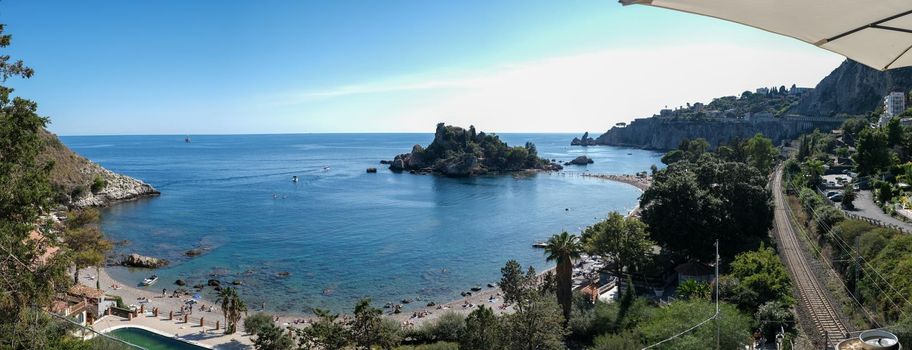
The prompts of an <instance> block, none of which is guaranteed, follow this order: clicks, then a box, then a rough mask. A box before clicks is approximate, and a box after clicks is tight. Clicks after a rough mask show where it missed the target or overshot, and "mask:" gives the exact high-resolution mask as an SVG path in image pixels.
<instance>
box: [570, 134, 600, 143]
mask: <svg viewBox="0 0 912 350" xmlns="http://www.w3.org/2000/svg"><path fill="white" fill-rule="evenodd" d="M597 144H598V143H596V142H595V139H593V138H591V137H589V132H588V131H586V133H584V134H583V137H574V138H573V141H570V145H571V146H595V145H597Z"/></svg>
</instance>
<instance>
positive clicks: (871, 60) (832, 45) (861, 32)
mask: <svg viewBox="0 0 912 350" xmlns="http://www.w3.org/2000/svg"><path fill="white" fill-rule="evenodd" d="M620 2H621V4H624V5H632V4H641V5H649V6H655V7H661V8H667V9H672V10H678V11H683V12H689V13H694V14H699V15H704V16H709V17H715V18H719V19H724V20H727V21H731V22H735V23H740V24H743V25H747V26H751V27H755V28H759V29H763V30H766V31H769V32H773V33H777V34H781V35H785V36H788V37H792V38H795V39H798V40H801V41H804V42H806V43H809V44H813V45H816V46H819V47H821V48H824V49H827V50H830V51H833V52H835V53H838V54H841V55H843V56H846V57H848V58H850V59H853V60H855V61H858V62H860V63H862V64H864V65H867V66H869V67H871V68H874V69H878V70H887V69H892V68H899V67H906V66H912V50H910V49H912V0H620Z"/></svg>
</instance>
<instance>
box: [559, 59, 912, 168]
mask: <svg viewBox="0 0 912 350" xmlns="http://www.w3.org/2000/svg"><path fill="white" fill-rule="evenodd" d="M910 89H912V68H901V69H894V70H889V71H886V72H881V71H877V70H874V69H872V68H869V67H867V66H864V65H862V64H859V63H857V62H855V61H851V60H846V61H845V62H843V63H842V64H841V65H840V66H839V67H837V68H836V69H835V70H833V72H831V73H830V74H829V75H827V76H826V77H825V78H823V80H821V81H820V83H819V84H817V86H816V87H815V88H814V89H813V90H811V91H808V92H805V93H801V94H800V95H797V96H795V95H793V94H791V93H789V94H788V95H785V96H783V95H781V93H780V95H779V96H776V95H773V94H767V95H765V96H764V95H759V94H748V95H747V96H746V97H745V96H744V95H742V96H741V97H734V96H729V97H722V98H717V99H715V100H714V101H713V102H711V103H710V104H708V105H707V106H706V108H703V109H702V110H701V111H700V112H697V111H696V109H695V108H688V109H682V110H680V111H663V112H668V114H669V115H670V117H652V118H645V119H637V120H635V121H634V122H633V123H630V125H628V126H627V127H614V128H611V130H608V131H607V132H606V133H604V134H602V135H601V136H599V137H598V138H596V139H595V140H594V142H593V143H595V144H599V145H611V146H628V147H638V148H648V149H657V150H667V149H673V148H675V147H677V145H678V143H679V142H681V140H683V139H695V138H704V139H706V140H707V141H709V143H710V145H712V146H717V145H719V143H723V142H728V141H729V140H731V139H734V138H746V137H751V136H753V135H754V134H756V133H762V134H764V135H765V136H766V137H769V138H772V139H773V141H774V142H776V143H779V142H781V141H783V140H790V139H793V138H795V137H797V136H798V135H800V134H802V133H806V132H809V131H813V130H814V129H817V128H819V129H821V130H822V131H827V130H830V129H834V128H838V127H839V126H840V125H841V122H842V121H843V118H841V116H847V115H848V116H852V115H867V114H869V113H871V112H872V111H874V110H875V109H877V108H878V106H879V105H880V104H881V103H882V101H883V97H884V96H885V95H886V94H888V93H889V92H891V91H906V92H908V91H909V90H910ZM782 106H784V107H782ZM731 111H733V112H734V113H730V112H731ZM758 111H760V113H757V112H758ZM771 111H775V112H774V113H770V112H771ZM744 112H751V113H744ZM743 114H756V115H760V114H764V115H763V116H761V117H760V118H741V116H742V115H743ZM707 116H708V118H706V117H707ZM773 117H775V118H773ZM572 144H574V145H589V144H592V143H590V142H586V141H584V140H581V139H574V140H573V142H572Z"/></svg>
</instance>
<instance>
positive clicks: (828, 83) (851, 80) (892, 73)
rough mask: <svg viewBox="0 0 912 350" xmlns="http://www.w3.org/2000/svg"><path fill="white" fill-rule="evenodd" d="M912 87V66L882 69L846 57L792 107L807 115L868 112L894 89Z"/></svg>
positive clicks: (792, 110) (795, 111) (797, 111)
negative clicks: (882, 70)
mask: <svg viewBox="0 0 912 350" xmlns="http://www.w3.org/2000/svg"><path fill="white" fill-rule="evenodd" d="M910 89H912V68H900V69H893V70H888V71H886V72H881V71H878V70H875V69H873V68H870V67H867V66H865V65H862V64H860V63H858V62H855V61H851V60H846V61H845V62H842V64H841V65H840V66H839V67H837V68H836V69H835V70H833V72H831V73H830V74H829V75H827V76H826V77H825V78H823V80H821V81H820V83H819V84H817V87H816V88H815V89H814V90H813V91H810V92H808V93H807V94H806V95H804V96H802V99H801V100H800V101H799V103H798V105H797V106H795V107H794V108H792V109H791V110H790V112H791V113H797V114H802V115H807V116H821V117H831V116H835V115H837V114H841V113H845V114H849V115H857V114H867V113H870V112H871V111H873V110H874V109H875V108H877V106H878V105H879V104H880V103H882V102H881V101H883V97H884V96H885V95H887V94H888V93H890V92H891V91H894V90H896V91H909V90H910Z"/></svg>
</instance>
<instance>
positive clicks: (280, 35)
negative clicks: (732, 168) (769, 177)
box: [0, 0, 842, 135]
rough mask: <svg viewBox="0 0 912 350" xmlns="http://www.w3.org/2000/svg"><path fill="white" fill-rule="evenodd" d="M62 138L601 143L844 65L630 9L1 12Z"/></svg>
mask: <svg viewBox="0 0 912 350" xmlns="http://www.w3.org/2000/svg"><path fill="white" fill-rule="evenodd" d="M0 22H3V23H7V32H8V33H10V34H13V45H12V46H11V48H10V49H9V50H7V53H9V54H11V55H13V56H14V57H16V58H21V59H24V60H25V61H26V63H27V64H29V65H30V66H32V67H33V68H35V69H36V71H37V74H36V76H35V77H33V78H32V79H30V80H27V81H21V80H13V81H9V82H8V83H9V84H10V85H12V86H13V87H15V88H16V89H17V93H18V94H19V95H21V96H23V97H27V98H31V99H34V100H36V101H38V103H39V108H40V112H41V113H42V114H43V115H47V116H49V117H51V120H52V124H51V126H50V129H51V130H52V131H54V132H56V133H59V134H62V135H94V134H186V133H189V134H203V133H206V134H210V133H217V134H218V133H294V132H396V131H405V132H413V131H418V132H430V131H431V130H433V127H434V124H435V123H436V122H438V121H443V122H448V123H451V124H460V125H465V124H474V125H476V126H477V127H478V128H479V129H482V130H492V131H497V132H530V131H533V132H540V131H554V132H558V131H569V132H582V131H586V130H588V131H593V132H601V131H604V130H605V129H607V128H608V127H610V126H611V125H613V124H614V123H615V122H618V121H628V120H631V119H633V118H635V117H643V116H648V115H650V114H652V113H653V112H655V111H656V110H657V109H659V108H662V107H664V106H666V105H669V106H676V105H682V104H684V103H686V102H695V101H708V100H709V99H711V98H712V97H715V96H721V95H731V94H738V93H740V92H741V91H743V90H745V89H753V88H755V87H758V86H768V85H777V86H778V85H791V84H792V83H798V85H804V86H813V85H814V84H816V83H817V81H819V80H820V79H821V78H822V77H823V76H824V75H825V74H826V73H828V72H829V71H831V70H832V69H833V68H835V67H836V66H837V65H838V64H839V63H840V62H841V61H842V57H840V56H838V55H835V54H832V53H829V52H826V51H823V50H819V49H817V48H814V47H812V46H810V45H806V44H803V43H801V42H798V41H795V40H792V39H788V38H784V37H780V36H777V35H774V34H769V33H765V32H762V31H759V30H756V29H751V28H747V27H742V26H738V25H735V24H731V23H726V22H723V21H719V20H714V19H709V18H703V17H698V16H694V15H688V14H682V13H676V12H672V11H667V10H662V9H655V8H648V7H642V6H630V7H623V6H621V5H619V4H617V3H616V2H615V1H610V0H597V1H596V0H593V1H568V2H554V1H534V0H533V1H460V2H443V1H357V2H355V1H352V2H347V1H324V2H317V1H227V0H226V1H146V2H140V1H85V2H75V1H25V0H6V1H3V2H0Z"/></svg>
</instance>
